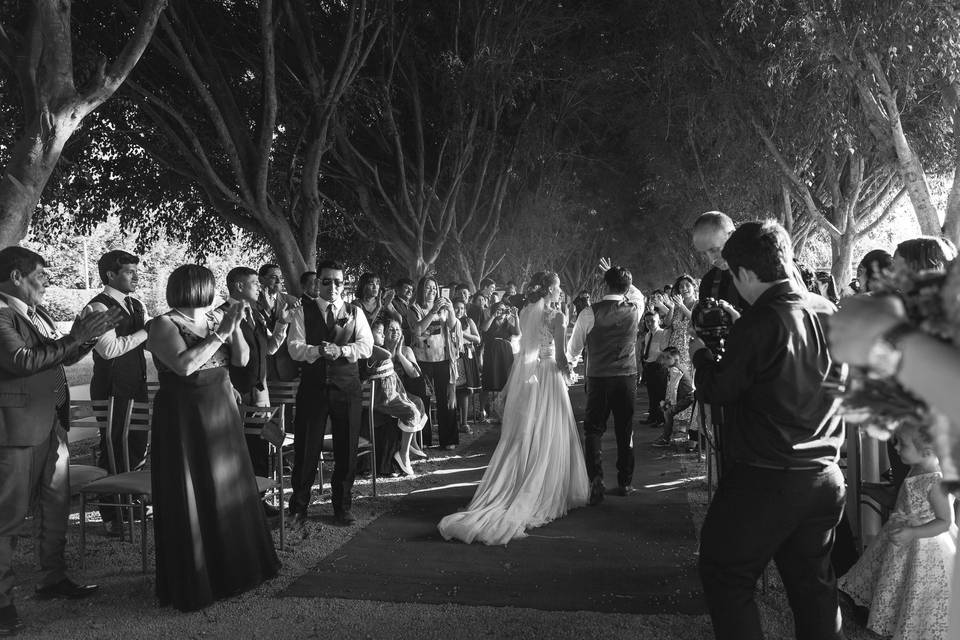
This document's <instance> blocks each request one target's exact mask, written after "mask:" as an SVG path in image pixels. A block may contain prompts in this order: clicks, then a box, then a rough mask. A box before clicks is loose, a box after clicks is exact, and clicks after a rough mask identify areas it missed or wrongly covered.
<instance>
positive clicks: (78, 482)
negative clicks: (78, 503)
mask: <svg viewBox="0 0 960 640" xmlns="http://www.w3.org/2000/svg"><path fill="white" fill-rule="evenodd" d="M69 420H70V427H71V428H73V427H98V428H100V429H105V428H106V427H107V425H108V424H109V423H110V422H111V421H112V420H113V398H110V399H109V400H73V401H71V402H70V417H69ZM94 462H96V460H94ZM69 474H70V475H69V478H70V495H71V496H75V495H78V494H79V493H80V490H81V489H82V488H83V487H85V486H86V485H88V484H90V483H91V482H93V481H94V480H99V479H100V478H103V477H105V476H106V475H107V471H106V470H105V469H101V468H100V467H98V466H96V465H95V464H71V465H70V471H69Z"/></svg>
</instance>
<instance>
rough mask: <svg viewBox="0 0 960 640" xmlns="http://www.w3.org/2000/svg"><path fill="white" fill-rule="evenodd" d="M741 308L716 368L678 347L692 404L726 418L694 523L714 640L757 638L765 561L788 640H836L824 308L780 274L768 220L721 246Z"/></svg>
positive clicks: (789, 252) (835, 450)
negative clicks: (689, 370) (779, 586)
mask: <svg viewBox="0 0 960 640" xmlns="http://www.w3.org/2000/svg"><path fill="white" fill-rule="evenodd" d="M722 257H723V259H724V260H725V261H726V262H727V264H728V265H729V269H730V273H731V275H732V278H733V282H734V284H735V286H736V288H737V291H738V292H739V294H740V295H741V296H742V297H743V299H744V300H745V301H746V302H747V303H748V305H749V306H748V308H747V309H746V310H745V311H744V313H743V315H742V316H741V317H740V319H739V320H738V321H737V322H736V323H735V324H734V325H733V328H732V330H731V332H730V336H729V338H728V339H727V341H726V348H725V352H724V355H723V358H722V359H721V360H720V361H719V362H717V361H716V360H715V358H714V356H713V354H711V353H710V352H709V350H708V349H707V348H706V347H705V346H704V344H703V343H702V342H700V341H699V340H696V339H695V340H693V341H691V343H690V351H691V353H692V354H693V364H694V366H695V367H696V374H695V381H696V388H697V394H698V396H699V397H700V398H701V399H702V400H703V401H704V402H709V403H716V404H722V405H723V406H724V408H725V410H727V411H729V412H730V413H731V416H730V417H731V420H730V421H729V423H728V425H727V433H726V445H725V446H726V447H727V448H728V450H727V455H728V456H729V460H730V464H731V466H730V467H729V469H728V470H727V472H726V473H724V475H723V476H722V477H721V478H720V482H719V485H718V487H717V492H716V493H715V494H714V497H713V501H712V502H711V504H710V508H709V510H708V512H707V516H706V519H705V521H704V523H703V528H702V530H701V539H700V577H701V580H702V581H703V589H704V595H705V596H706V600H707V606H708V609H709V611H710V616H711V618H712V620H713V627H714V632H715V633H716V637H717V638H719V639H720V640H725V639H736V640H751V639H754V638H756V639H759V638H763V633H762V631H761V628H760V618H759V615H758V612H757V606H756V602H755V601H754V595H753V594H754V589H755V586H756V582H757V579H758V578H759V577H760V575H761V573H762V572H763V569H764V567H766V565H767V564H768V563H769V562H770V560H771V559H772V560H774V561H775V562H776V564H777V568H778V569H779V570H780V574H781V576H782V577H783V583H784V586H785V587H786V591H787V595H788V598H789V601H790V606H791V607H792V609H793V613H794V623H795V626H796V637H797V638H798V639H799V640H814V639H816V640H830V639H834V638H842V637H843V636H842V632H841V629H840V612H839V608H838V606H837V588H836V577H835V575H834V573H833V569H832V567H831V564H830V550H831V548H832V546H833V540H834V528H835V527H836V526H837V523H838V522H839V521H840V516H841V514H842V512H843V503H844V494H845V489H844V479H843V474H842V473H841V472H840V469H839V467H838V466H837V461H838V460H839V457H840V445H841V443H842V441H843V426H842V423H841V421H840V418H839V417H838V416H836V415H834V413H835V412H834V401H833V400H832V398H831V397H830V396H829V395H828V394H827V392H826V390H825V389H824V386H823V382H824V381H825V380H826V379H827V378H828V377H829V375H830V371H831V367H832V362H831V359H830V354H829V352H828V350H827V343H826V335H825V332H824V325H823V323H824V321H825V316H826V315H828V314H829V313H830V312H831V310H832V308H833V305H831V304H830V303H829V302H828V301H826V300H825V299H823V298H820V297H819V296H816V295H815V294H811V293H808V292H806V291H805V290H803V289H802V288H800V287H798V286H797V285H796V284H795V283H794V281H793V279H792V278H791V276H790V273H791V269H792V262H793V249H792V244H791V242H790V237H789V236H788V235H787V232H786V231H785V230H784V229H783V227H781V226H780V225H779V224H777V223H776V222H774V221H766V222H748V223H744V224H742V225H740V227H738V228H737V230H736V231H734V232H733V234H732V235H731V236H730V238H729V239H728V240H727V242H726V244H725V245H724V247H723V253H722Z"/></svg>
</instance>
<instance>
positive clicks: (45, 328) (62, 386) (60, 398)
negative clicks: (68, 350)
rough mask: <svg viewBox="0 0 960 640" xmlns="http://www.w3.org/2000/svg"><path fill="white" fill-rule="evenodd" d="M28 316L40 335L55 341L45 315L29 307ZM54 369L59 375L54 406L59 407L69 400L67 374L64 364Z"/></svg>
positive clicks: (55, 388)
mask: <svg viewBox="0 0 960 640" xmlns="http://www.w3.org/2000/svg"><path fill="white" fill-rule="evenodd" d="M27 316H29V318H30V322H32V323H33V326H34V327H36V329H37V331H39V332H40V335H42V336H43V337H44V338H46V339H47V340H48V341H50V342H53V340H54V331H53V327H52V326H50V325H49V324H48V323H47V321H46V320H45V319H44V318H43V316H41V315H40V314H39V313H37V310H36V309H27ZM54 371H55V372H56V375H57V381H56V386H55V387H54V406H55V407H57V408H58V409H59V408H60V407H62V406H63V405H64V403H66V401H67V374H66V372H65V371H64V370H63V365H62V364H58V365H57V366H56V367H54Z"/></svg>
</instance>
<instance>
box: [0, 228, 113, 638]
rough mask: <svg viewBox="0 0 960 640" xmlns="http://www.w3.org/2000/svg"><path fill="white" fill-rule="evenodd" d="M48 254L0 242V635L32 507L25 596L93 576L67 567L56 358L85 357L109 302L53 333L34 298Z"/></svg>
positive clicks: (59, 592)
mask: <svg viewBox="0 0 960 640" xmlns="http://www.w3.org/2000/svg"><path fill="white" fill-rule="evenodd" d="M46 266H47V263H46V261H44V259H43V258H42V257H41V256H40V255H39V254H37V253H34V252H33V251H30V250H29V249H24V248H23V247H16V246H14V247H6V248H5V249H3V250H0V635H2V636H11V635H14V634H16V633H17V632H18V631H19V630H20V629H21V628H23V622H22V621H21V619H20V617H19V615H18V614H17V609H16V607H15V606H14V604H13V587H14V585H15V584H16V582H17V581H16V578H15V576H14V573H13V551H14V547H15V546H16V544H17V540H18V539H19V538H20V536H21V534H22V533H23V530H24V522H25V520H26V519H27V516H28V515H30V513H31V512H35V514H36V521H37V522H38V523H41V524H42V526H40V527H37V530H38V533H37V542H36V545H35V551H36V555H37V558H38V559H39V561H40V570H41V576H42V577H41V578H40V584H39V585H38V586H37V588H36V590H35V592H34V597H35V598H36V599H38V600H46V599H49V598H83V597H86V596H89V595H92V594H93V593H94V592H96V590H97V587H96V585H84V584H77V583H75V582H73V581H72V580H70V579H69V578H68V577H67V574H66V559H65V557H64V549H65V547H66V544H67V540H66V538H67V524H68V522H69V516H70V477H69V476H70V474H69V463H70V451H69V449H68V447H67V437H66V432H65V431H64V429H69V427H70V424H69V421H68V419H67V417H68V413H69V410H70V390H69V388H68V387H67V376H66V374H65V373H64V371H63V366H64V365H68V364H73V363H75V362H77V361H79V360H80V359H81V358H82V357H83V356H85V355H86V354H87V353H88V352H89V351H90V349H91V348H93V345H94V343H95V342H96V341H97V338H99V337H100V336H101V335H103V333H104V332H105V331H107V330H108V329H110V328H111V327H113V326H114V325H116V323H117V321H118V319H119V318H118V315H117V312H116V311H105V312H99V313H98V312H94V313H90V314H88V315H86V316H84V317H82V318H78V319H77V321H76V322H74V323H73V328H71V329H70V333H69V334H67V335H65V336H61V335H60V334H59V332H58V331H57V328H56V326H55V325H54V323H53V320H52V318H51V317H50V316H49V315H48V314H47V312H46V311H45V310H44V309H43V307H42V305H41V303H42V302H43V296H44V294H45V292H46V288H47V283H48V282H49V273H48V272H47V270H46Z"/></svg>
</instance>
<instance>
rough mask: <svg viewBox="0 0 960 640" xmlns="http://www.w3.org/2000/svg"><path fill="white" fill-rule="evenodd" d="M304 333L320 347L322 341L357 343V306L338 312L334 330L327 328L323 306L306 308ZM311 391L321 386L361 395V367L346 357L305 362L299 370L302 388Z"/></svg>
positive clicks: (310, 304) (344, 305) (350, 305)
mask: <svg viewBox="0 0 960 640" xmlns="http://www.w3.org/2000/svg"><path fill="white" fill-rule="evenodd" d="M303 330H304V333H305V334H306V335H305V338H306V343H307V344H312V345H319V344H320V343H321V342H332V343H334V344H337V345H340V346H341V347H342V346H343V345H345V344H348V343H351V342H356V339H357V307H355V306H353V305H352V304H346V303H344V304H342V305H341V306H340V310H339V312H338V313H337V317H336V324H334V326H333V329H332V330H331V329H328V328H327V323H326V322H325V321H324V317H323V314H322V313H321V312H320V306H319V305H318V304H317V302H316V301H311V302H310V303H309V304H305V305H303ZM304 385H307V386H308V387H310V388H316V387H318V386H325V387H336V388H337V389H340V390H341V391H346V392H356V393H359V392H360V368H359V367H358V365H357V363H356V362H348V361H347V359H346V358H338V359H337V360H334V361H333V362H330V361H328V360H326V359H324V358H317V359H316V360H315V361H314V362H311V363H307V362H304V363H303V368H302V369H300V386H301V387H302V386H304Z"/></svg>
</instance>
